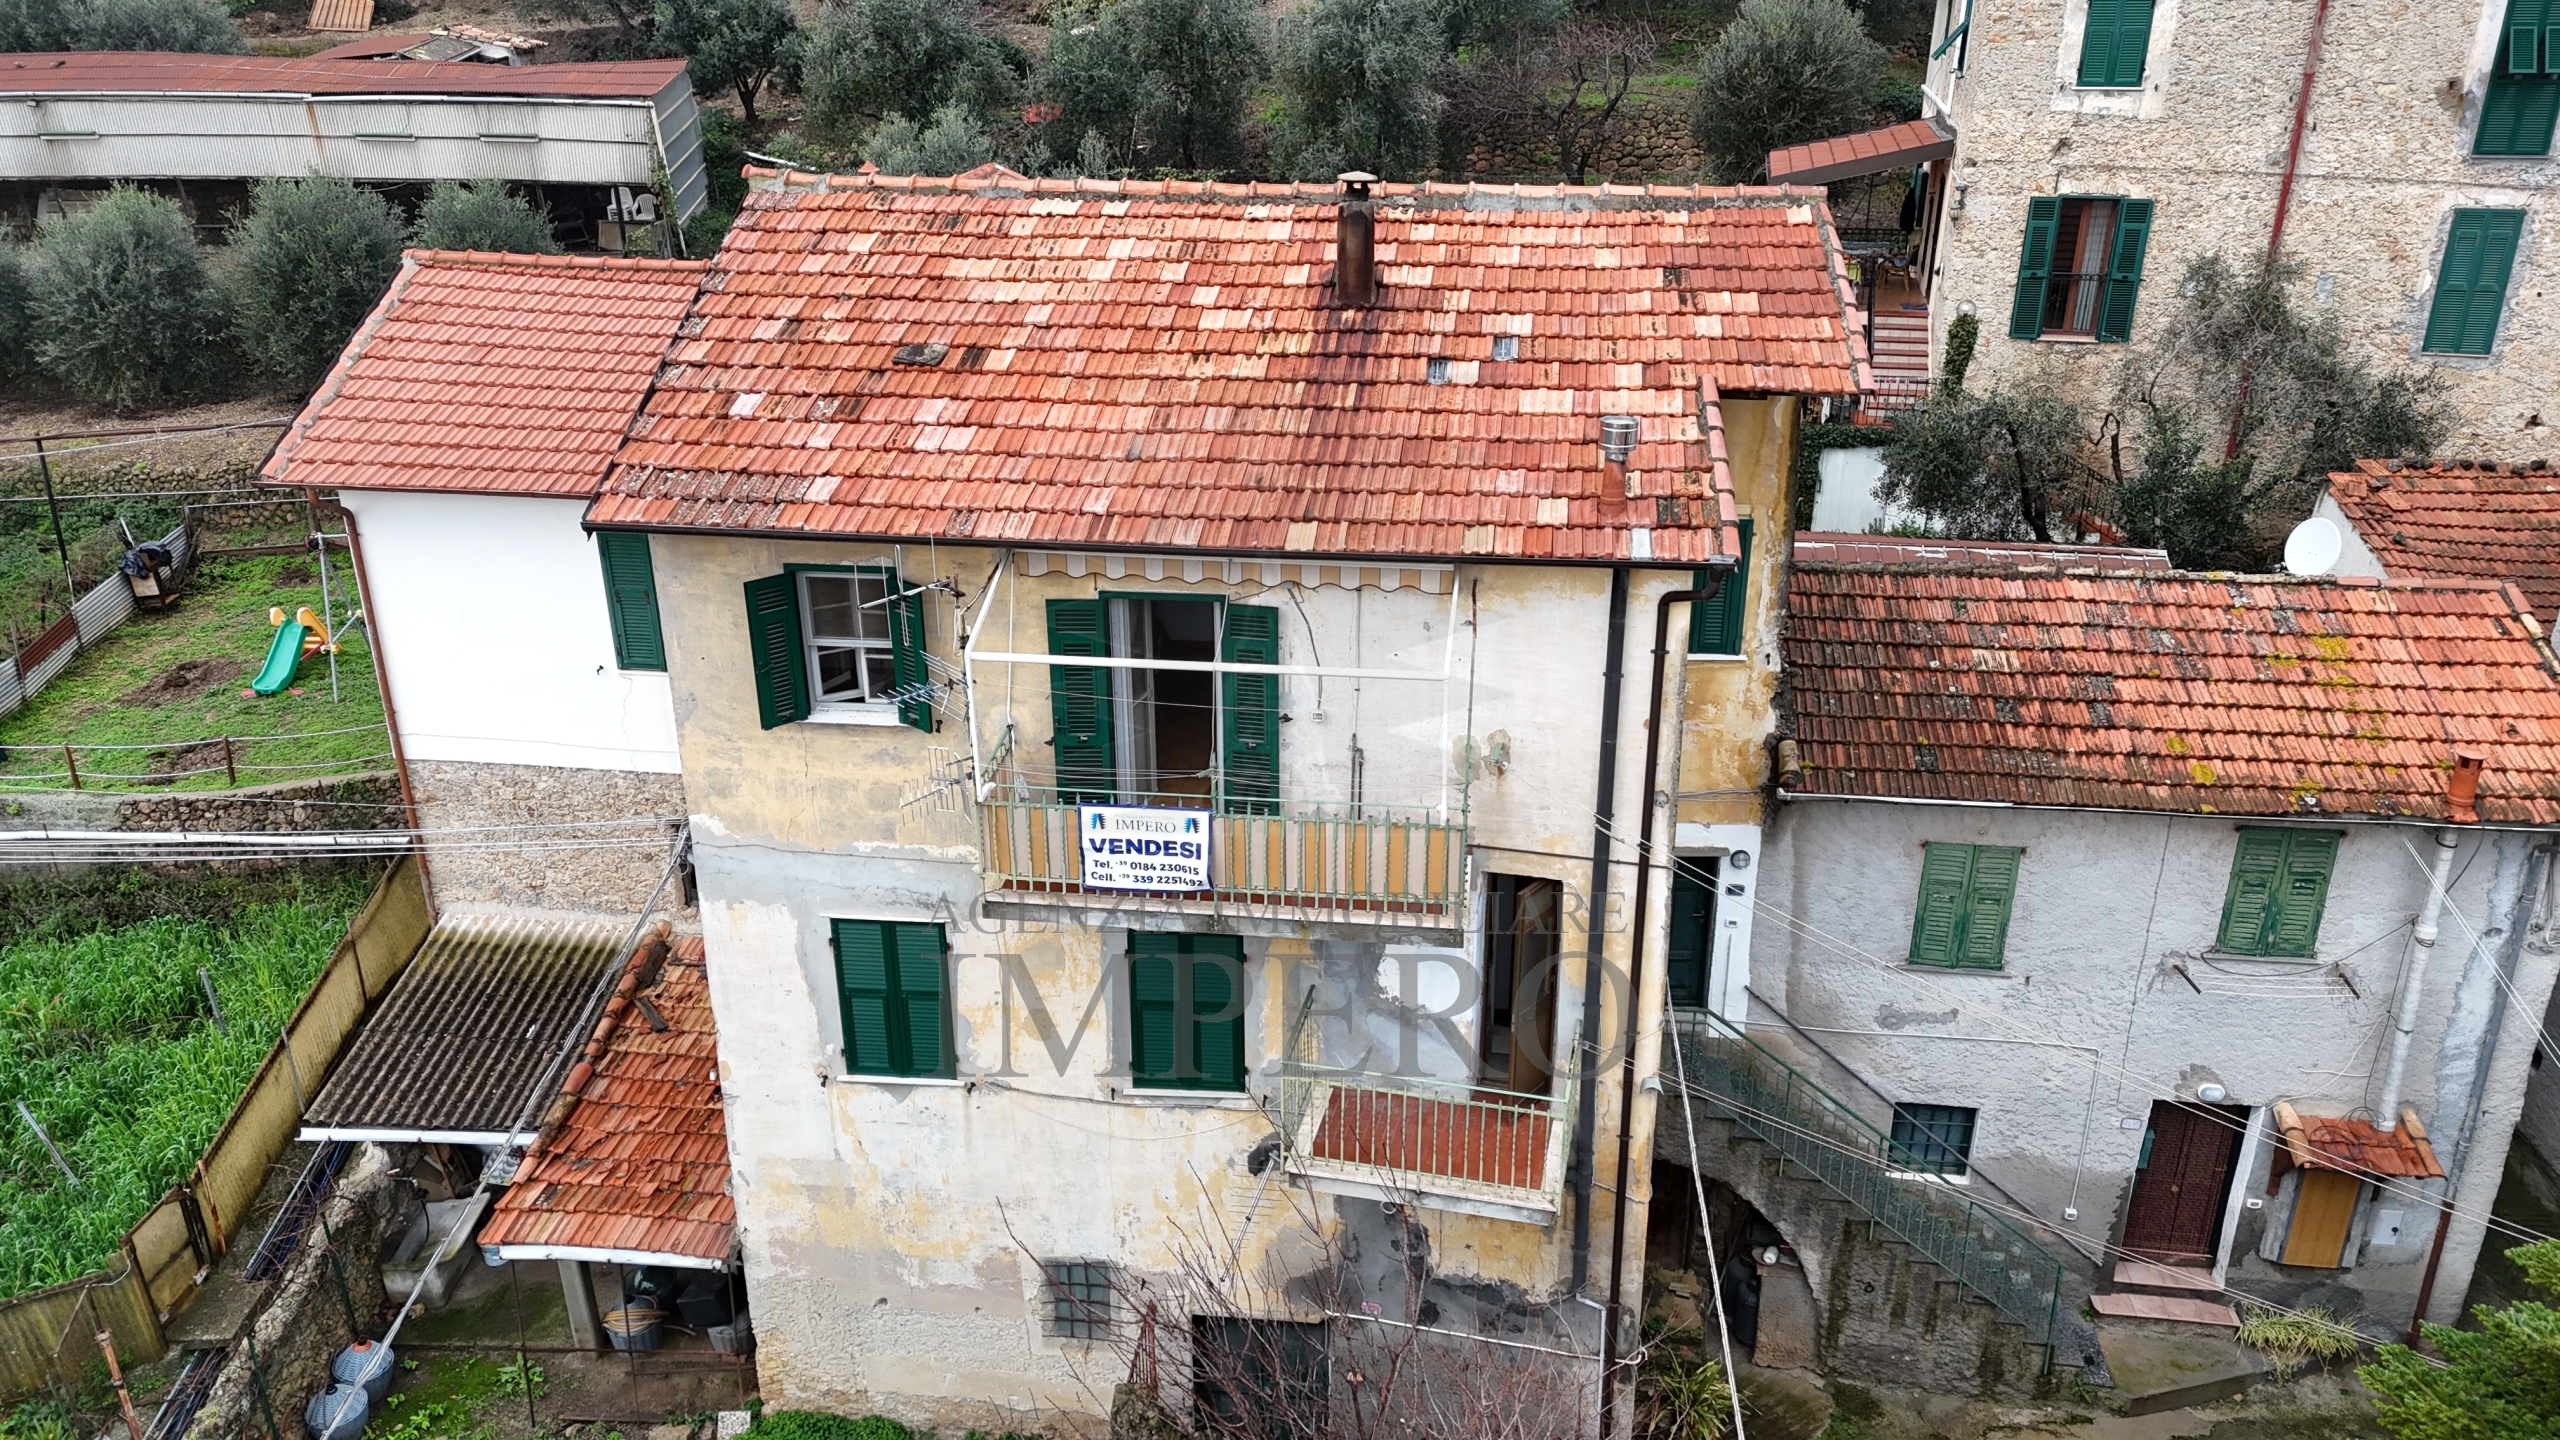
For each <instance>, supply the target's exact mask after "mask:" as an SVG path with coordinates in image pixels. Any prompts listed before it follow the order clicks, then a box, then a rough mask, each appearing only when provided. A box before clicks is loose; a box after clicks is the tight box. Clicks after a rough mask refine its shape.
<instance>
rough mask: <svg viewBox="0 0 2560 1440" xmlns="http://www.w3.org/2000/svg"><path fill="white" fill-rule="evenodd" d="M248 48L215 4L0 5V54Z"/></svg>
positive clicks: (82, 1) (7, 1)
mask: <svg viewBox="0 0 2560 1440" xmlns="http://www.w3.org/2000/svg"><path fill="white" fill-rule="evenodd" d="M248 48H249V47H248V46H247V45H246V44H244V43H242V41H241V39H240V27H239V26H237V25H235V24H233V23H232V22H231V12H230V11H229V10H228V9H227V8H226V7H224V6H222V5H220V4H217V3H214V0H0V52H7V51H30V50H182V51H192V52H196V53H199V54H213V55H237V54H240V53H242V52H244V51H246V50H247V49H248Z"/></svg>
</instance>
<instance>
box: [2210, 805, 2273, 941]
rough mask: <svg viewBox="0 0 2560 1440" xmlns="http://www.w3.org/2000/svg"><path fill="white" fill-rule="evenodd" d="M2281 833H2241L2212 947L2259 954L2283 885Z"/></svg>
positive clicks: (2267, 831)
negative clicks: (2219, 933) (2220, 921)
mask: <svg viewBox="0 0 2560 1440" xmlns="http://www.w3.org/2000/svg"><path fill="white" fill-rule="evenodd" d="M2284 841H2285V832H2283V831H2282V830H2243V831H2241V832H2240V847H2239V850H2238V851H2237V852H2236V853H2235V854H2234V855H2233V856H2232V857H2231V890H2230V893H2229V894H2228V895H2226V896H2224V898H2223V901H2222V931H2221V935H2220V938H2219V939H2217V940H2216V941H2215V948H2217V949H2221V950H2226V951H2229V952H2230V953H2232V954H2234V955H2263V954H2265V953H2266V949H2265V947H2266V943H2267V936H2268V933H2269V931H2270V930H2271V929H2272V928H2273V926H2274V921H2275V917H2276V914H2277V909H2278V905H2279V903H2280V901H2279V892H2280V890H2281V888H2282V886H2283V882H2284V850H2285V845H2284Z"/></svg>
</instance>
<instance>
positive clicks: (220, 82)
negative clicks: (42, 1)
mask: <svg viewBox="0 0 2560 1440" xmlns="http://www.w3.org/2000/svg"><path fill="white" fill-rule="evenodd" d="M683 74H684V62H683V61H682V60H597V61H589V62H582V63H578V64H564V65H484V64H480V63H478V62H474V61H455V62H440V61H430V60H368V59H360V58H359V59H348V58H328V57H323V56H318V55H314V56H311V57H309V58H307V59H293V58H288V57H282V56H274V55H180V54H171V53H167V52H163V51H156V50H82V51H73V52H69V53H65V54H59V55H53V54H35V55H29V54H20V55H6V54H0V95H27V94H45V95H58V94H65V93H70V94H84V95H95V94H198V93H212V94H223V95H520V96H526V97H561V98H567V99H579V100H610V99H648V98H651V97H653V96H655V95H657V93H658V92H659V91H661V90H664V89H666V88H667V87H668V86H669V85H671V84H674V83H675V82H676V80H677V79H679V78H680V77H682V76H683Z"/></svg>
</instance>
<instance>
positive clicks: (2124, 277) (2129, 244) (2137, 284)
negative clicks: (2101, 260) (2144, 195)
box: [2098, 200, 2151, 341]
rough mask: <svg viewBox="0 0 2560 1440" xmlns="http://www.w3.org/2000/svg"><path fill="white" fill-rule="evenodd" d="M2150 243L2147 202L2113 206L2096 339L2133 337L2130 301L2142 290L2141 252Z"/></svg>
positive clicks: (2137, 201) (2149, 212)
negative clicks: (2113, 221)
mask: <svg viewBox="0 0 2560 1440" xmlns="http://www.w3.org/2000/svg"><path fill="white" fill-rule="evenodd" d="M2150 243H2151V202H2150V201H2148V200H2120V201H2118V202H2116V239H2115V244H2114V245H2113V246H2111V247H2110V248H2109V249H2108V251H2107V293H2106V296H2105V298H2104V299H2103V300H2102V301H2101V302H2100V303H2099V307H2098V338H2099V339H2101V340H2115V341H2124V340H2128V339H2131V338H2132V336H2133V300H2134V296H2135V295H2136V294H2137V293H2138V292H2139V291H2140V290H2141V289H2142V252H2143V251H2144V250H2145V249H2147V248H2148V247H2149V245H2150Z"/></svg>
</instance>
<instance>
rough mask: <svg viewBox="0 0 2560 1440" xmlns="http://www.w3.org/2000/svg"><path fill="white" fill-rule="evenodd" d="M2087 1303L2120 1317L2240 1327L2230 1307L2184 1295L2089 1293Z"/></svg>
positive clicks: (2238, 1317) (2238, 1320)
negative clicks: (2090, 1294)
mask: <svg viewBox="0 0 2560 1440" xmlns="http://www.w3.org/2000/svg"><path fill="white" fill-rule="evenodd" d="M2089 1305H2090V1307H2091V1308H2092V1309H2094V1310H2096V1311H2097V1312H2098V1313H2099V1314H2101V1315H2108V1316H2113V1317H2115V1318H2116V1319H2120V1320H2174V1321H2176V1322H2178V1323H2180V1324H2182V1325H2215V1326H2220V1327H2221V1328H2223V1329H2226V1330H2237V1329H2239V1328H2240V1314H2239V1312H2238V1311H2236V1310H2233V1309H2232V1308H2231V1307H2230V1306H2228V1305H2224V1304H2221V1303H2220V1302H2218V1301H2213V1300H2198V1299H2196V1298H2194V1297H2192V1296H2187V1295H2137V1294H2129V1293H2117V1294H2113V1295H2092V1296H2090V1297H2089Z"/></svg>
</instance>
